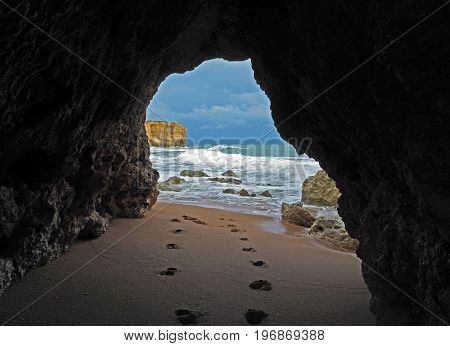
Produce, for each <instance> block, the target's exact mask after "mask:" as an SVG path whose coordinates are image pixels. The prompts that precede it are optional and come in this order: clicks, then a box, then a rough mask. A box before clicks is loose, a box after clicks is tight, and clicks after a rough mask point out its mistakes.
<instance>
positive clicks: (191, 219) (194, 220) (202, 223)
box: [183, 215, 207, 225]
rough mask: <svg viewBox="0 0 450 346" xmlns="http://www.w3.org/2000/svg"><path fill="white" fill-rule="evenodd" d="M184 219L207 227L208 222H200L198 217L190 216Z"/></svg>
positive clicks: (184, 216)
mask: <svg viewBox="0 0 450 346" xmlns="http://www.w3.org/2000/svg"><path fill="white" fill-rule="evenodd" d="M183 219H185V220H188V221H192V222H194V223H196V224H199V225H207V223H206V222H204V221H202V220H199V219H197V218H196V217H192V216H188V215H183Z"/></svg>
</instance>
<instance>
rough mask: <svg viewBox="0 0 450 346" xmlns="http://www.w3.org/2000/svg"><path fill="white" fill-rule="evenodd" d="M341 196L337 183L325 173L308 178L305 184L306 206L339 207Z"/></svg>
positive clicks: (303, 193)
mask: <svg viewBox="0 0 450 346" xmlns="http://www.w3.org/2000/svg"><path fill="white" fill-rule="evenodd" d="M340 196H341V193H340V192H339V189H338V188H337V187H336V183H335V182H334V180H333V179H331V178H330V177H329V176H328V174H327V173H326V172H325V171H319V172H317V173H316V175H313V176H311V177H308V178H307V179H306V180H305V181H304V182H303V188H302V202H303V203H306V204H312V205H319V206H329V207H337V206H338V199H339V197H340Z"/></svg>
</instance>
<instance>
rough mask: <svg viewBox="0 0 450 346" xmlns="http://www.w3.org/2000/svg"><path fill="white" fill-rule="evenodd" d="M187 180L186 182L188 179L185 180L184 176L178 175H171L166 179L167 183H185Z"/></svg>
mask: <svg viewBox="0 0 450 346" xmlns="http://www.w3.org/2000/svg"><path fill="white" fill-rule="evenodd" d="M185 182H186V180H184V179H183V178H180V177H177V176H174V177H170V178H169V179H167V180H166V181H165V183H166V184H174V185H179V184H183V183H185Z"/></svg>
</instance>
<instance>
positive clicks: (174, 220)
mask: <svg viewBox="0 0 450 346" xmlns="http://www.w3.org/2000/svg"><path fill="white" fill-rule="evenodd" d="M170 221H171V222H181V221H180V220H178V219H172V220H170Z"/></svg>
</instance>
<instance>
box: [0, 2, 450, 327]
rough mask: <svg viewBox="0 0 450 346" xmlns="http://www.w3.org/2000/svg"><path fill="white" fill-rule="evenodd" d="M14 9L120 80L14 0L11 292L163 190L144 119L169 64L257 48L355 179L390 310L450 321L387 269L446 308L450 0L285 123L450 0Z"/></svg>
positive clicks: (4, 151)
mask: <svg viewBox="0 0 450 346" xmlns="http://www.w3.org/2000/svg"><path fill="white" fill-rule="evenodd" d="M11 5H12V6H14V7H15V8H17V10H18V11H20V12H21V13H23V14H25V15H26V16H27V17H28V18H30V19H31V20H33V21H35V22H36V23H37V24H38V25H39V26H42V27H43V28H44V29H45V30H46V31H47V32H49V33H51V34H52V35H53V36H55V37H56V38H58V40H60V41H61V43H62V44H64V45H66V46H67V47H68V48H70V49H71V50H73V51H74V52H76V54H78V55H79V56H81V57H82V58H83V59H85V60H86V61H88V62H89V63H90V64H92V66H94V67H95V69H98V70H99V71H101V73H102V74H104V75H106V76H107V77H108V78H109V79H111V80H113V81H115V82H116V83H117V84H119V85H120V87H118V86H117V85H115V84H114V83H111V81H110V80H108V79H106V78H104V76H102V75H101V74H99V73H98V71H95V70H94V69H92V68H90V67H89V66H87V65H86V64H84V63H83V62H81V61H80V60H79V59H77V58H76V57H74V56H73V55H71V54H69V53H68V52H67V51H66V50H65V49H63V48H62V47H60V46H58V45H57V44H56V43H55V42H53V41H52V40H50V39H49V37H47V36H46V35H44V34H42V33H41V32H39V31H38V30H36V29H35V28H33V27H32V26H31V25H30V24H27V23H26V22H24V21H23V20H22V19H21V18H20V17H18V16H17V15H16V14H14V13H12V12H11V11H9V10H8V9H7V8H6V7H4V6H3V7H2V5H0V18H1V23H2V27H1V29H0V30H1V36H0V47H1V49H0V61H2V64H1V71H0V72H1V75H2V76H3V77H2V78H1V79H0V93H1V94H0V117H1V122H0V143H1V152H0V160H1V162H2V165H1V168H0V186H1V187H0V289H1V288H5V287H6V286H8V285H9V284H10V283H11V281H13V280H16V279H18V278H20V277H21V276H22V275H23V274H24V273H25V272H26V271H27V270H29V269H32V268H34V267H36V266H39V265H43V264H45V263H46V262H47V261H48V260H51V259H53V258H55V257H58V256H59V255H61V254H62V253H63V252H65V251H67V250H68V248H69V247H70V244H71V243H72V242H73V241H75V240H76V239H77V238H78V237H88V238H89V237H95V236H98V235H100V234H101V233H102V232H104V231H105V229H106V226H107V224H108V220H109V219H110V218H111V217H116V216H120V217H140V216H142V215H143V213H144V211H145V209H146V208H148V207H150V206H151V205H152V204H153V203H154V202H155V201H156V197H157V191H156V188H155V185H156V181H157V177H158V174H157V172H155V171H154V170H153V169H152V168H151V163H150V162H149V161H148V146H147V145H146V142H145V140H146V139H145V133H144V128H143V121H144V118H145V106H146V104H147V103H148V102H149V100H150V98H151V96H152V95H153V94H154V92H155V91H156V88H157V86H158V85H159V83H160V82H161V81H162V80H163V79H164V78H165V77H166V76H167V75H168V74H170V73H173V72H183V71H186V70H190V69H193V68H194V67H195V66H197V65H198V64H199V63H201V62H202V61H204V60H206V59H209V58H213V57H224V58H227V59H229V60H242V59H246V58H251V59H252V64H253V67H254V70H255V79H256V80H257V82H258V83H259V84H260V85H261V87H262V88H263V90H264V91H265V92H266V93H267V95H268V96H269V98H270V100H271V104H272V112H273V117H274V121H275V123H276V124H278V126H277V127H278V130H279V132H280V134H281V135H282V136H283V138H285V139H287V140H289V141H290V142H292V143H293V144H294V145H297V146H299V145H298V143H300V141H301V139H302V138H304V137H311V138H312V145H311V147H310V148H309V150H308V154H309V155H310V156H312V157H314V158H316V159H317V160H319V161H320V163H321V165H322V167H323V168H324V169H326V170H327V172H328V173H329V174H330V176H331V177H332V178H333V179H334V180H335V181H336V183H337V185H338V187H339V189H340V190H341V191H342V193H343V195H342V197H341V199H340V201H339V204H340V213H341V215H342V216H343V219H344V221H345V223H346V226H347V227H346V228H347V230H348V231H349V233H350V234H351V235H352V236H354V237H356V238H358V239H359V240H360V242H361V243H360V244H361V245H360V248H359V250H358V256H359V257H360V258H361V259H362V260H363V262H364V263H365V265H363V266H362V270H363V275H364V278H365V280H366V282H367V284H368V286H369V289H370V290H371V292H372V294H373V299H372V302H371V307H372V310H373V311H374V313H375V314H376V316H377V320H378V322H379V323H381V324H442V323H443V321H440V320H439V319H437V318H436V317H435V316H433V315H432V314H430V313H429V312H427V311H426V310H425V309H423V308H422V307H420V306H419V305H417V304H416V303H414V302H413V301H412V300H410V299H409V298H407V297H405V295H403V294H401V293H399V292H398V290H397V289H395V288H394V287H393V286H392V285H390V284H388V283H387V282H386V281H385V280H384V279H382V278H381V277H380V276H379V275H377V274H375V272H374V271H376V272H378V273H380V274H381V275H382V276H383V277H384V278H385V279H388V280H389V281H391V282H392V283H394V284H395V285H397V286H398V287H400V288H401V289H402V290H404V291H405V292H406V293H407V294H409V295H410V296H412V297H413V298H414V299H416V300H417V301H419V302H421V303H423V304H424V305H425V306H426V307H427V308H428V309H429V310H431V311H432V312H434V313H435V314H437V315H438V316H440V317H441V318H443V319H444V320H448V319H449V314H450V313H449V310H450V307H449V301H450V289H449V280H450V279H449V278H450V275H449V274H450V270H449V264H450V260H449V235H448V232H447V231H446V230H447V225H448V224H449V221H450V220H449V219H450V212H449V210H448V205H450V203H449V202H450V201H449V198H450V197H449V196H450V195H449V192H450V186H449V185H450V179H449V173H448V172H449V171H450V170H449V168H450V167H449V165H450V160H449V154H448V150H446V149H447V148H446V147H447V145H446V144H447V143H448V142H449V140H448V135H449V133H450V121H449V118H448V117H449V113H450V107H449V103H448V102H449V99H450V98H449V96H450V95H449V90H450V88H449V80H450V79H449V56H450V51H449V50H450V44H449V43H450V42H449V37H448V32H449V29H450V28H449V24H448V23H447V22H448V21H446V20H445V18H448V14H449V8H445V9H443V10H442V11H441V12H439V13H437V14H436V15H435V16H433V17H432V18H430V19H429V20H428V21H427V22H425V23H423V25H421V26H420V27H418V28H417V29H415V30H414V31H412V32H411V33H410V34H408V35H407V36H405V37H404V38H403V39H402V40H400V41H399V42H398V43H396V44H395V45H393V46H392V47H390V48H389V49H388V50H386V52H384V53H383V54H382V55H379V56H378V57H376V58H375V59H373V60H372V61H371V62H369V63H368V64H367V65H365V66H364V67H362V68H361V69H359V70H358V71H356V72H355V73H353V74H352V75H351V76H349V77H348V78H346V79H345V80H344V81H343V82H342V83H340V84H339V85H337V86H336V87H335V88H333V89H331V90H330V91H329V92H327V93H326V94H324V95H323V96H322V97H320V98H319V99H318V100H317V101H316V102H314V103H312V104H311V105H309V106H308V107H307V108H306V109H304V110H303V111H302V112H300V113H298V114H296V115H294V116H293V117H291V118H289V120H287V121H286V122H283V121H284V120H285V119H287V118H288V116H289V115H290V114H292V113H293V112H294V111H296V110H297V109H298V108H300V107H301V106H302V105H303V104H305V103H306V102H307V101H309V100H310V99H312V98H313V97H315V96H316V95H318V94H319V93H320V92H322V91H323V90H325V89H326V88H327V87H329V86H330V85H331V84H332V83H334V82H335V81H336V80H338V79H339V78H341V77H342V76H343V75H344V74H345V73H347V72H348V71H350V70H351V69H352V68H354V67H355V66H357V65H358V64H360V63H361V62H362V61H364V60H365V59H367V57H369V56H371V55H372V54H373V53H374V52H375V51H377V50H378V49H380V48H382V47H383V46H384V45H385V44H386V43H389V42H390V41H391V40H393V39H394V38H395V37H396V36H398V35H399V34H401V33H402V32H403V31H405V30H406V29H407V28H409V27H410V26H412V25H414V24H415V23H416V22H417V21H418V20H420V19H421V18H423V17H425V16H426V15H427V14H428V13H430V12H431V11H432V10H433V9H434V8H436V7H437V6H438V5H439V2H437V1H407V2H402V3H401V4H400V3H397V4H395V3H392V2H387V1H376V2H370V3H364V2H361V1H356V0H355V1H345V2H336V3H335V2H329V1H314V2H313V1H310V2H306V1H304V2H298V1H277V2H275V1H258V2H256V1H248V2H245V3H244V2H239V1H228V2H220V1H189V2H188V1H173V2H171V4H170V6H168V5H167V3H166V2H163V1H135V2H132V3H130V2H124V1H115V2H114V3H113V2H107V1H97V2H95V3H92V2H88V1H77V2H75V1H69V0H67V1H64V2H63V1H62V2H50V1H39V2H38V1H23V2H17V1H16V2H15V3H14V4H13V3H12V2H11ZM16 6H17V7H16ZM446 33H447V34H446ZM122 88H123V89H124V90H126V91H127V92H125V91H124V90H123V89H122ZM129 93H130V94H131V95H133V96H130V94H129ZM298 149H299V151H302V149H304V148H298ZM369 268H372V269H373V270H374V271H372V270H371V269H369Z"/></svg>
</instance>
